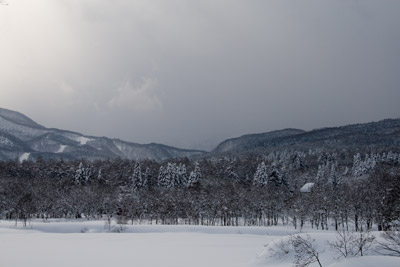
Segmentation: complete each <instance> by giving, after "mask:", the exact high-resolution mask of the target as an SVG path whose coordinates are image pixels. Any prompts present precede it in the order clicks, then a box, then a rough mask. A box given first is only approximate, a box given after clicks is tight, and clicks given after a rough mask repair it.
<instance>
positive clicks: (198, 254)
mask: <svg viewBox="0 0 400 267" xmlns="http://www.w3.org/2000/svg"><path fill="white" fill-rule="evenodd" d="M114 229H115V230H117V229H119V228H118V226H116V227H115V228H114ZM294 233H295V231H294V229H292V228H290V227H268V228H267V227H201V226H155V225H134V226H130V225H128V226H124V228H123V233H109V232H107V229H105V225H104V222H102V221H90V222H87V221H86V222H85V221H81V222H54V221H53V222H50V223H49V222H48V223H44V222H41V221H34V222H32V223H31V224H30V225H28V227H27V228H26V229H22V228H21V226H18V227H17V228H16V227H15V224H14V222H9V221H0V266H1V267H9V266H42V267H47V266H52V267H53V266H59V267H63V266H68V267H71V266H85V267H87V266H96V267H103V266H104V267H105V266H218V267H223V266H281V267H283V266H292V265H293V264H292V261H293V255H292V254H291V253H289V255H288V256H285V257H282V258H276V257H271V252H270V250H269V248H270V246H271V244H273V243H272V241H274V242H278V241H279V240H280V239H285V238H287V235H288V234H294ZM310 235H311V236H312V238H314V239H316V244H317V245H318V247H319V249H320V250H321V254H322V255H323V256H322V257H321V258H322V262H323V263H324V265H323V266H336V267H346V266H379V267H385V266H400V258H393V257H382V256H377V255H375V254H374V255H373V256H368V257H362V258H352V259H349V260H341V261H337V260H335V259H334V255H333V253H331V252H330V251H329V249H328V247H327V245H326V240H334V238H335V234H334V233H333V232H312V233H310ZM267 244H270V245H269V246H268V245H267ZM266 245H267V246H266ZM311 266H317V265H315V264H314V265H311Z"/></svg>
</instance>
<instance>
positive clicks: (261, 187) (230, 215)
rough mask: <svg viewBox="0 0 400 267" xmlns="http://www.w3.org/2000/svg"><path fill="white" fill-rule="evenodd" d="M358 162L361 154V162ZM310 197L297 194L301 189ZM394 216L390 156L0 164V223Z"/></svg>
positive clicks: (330, 224) (390, 220)
mask: <svg viewBox="0 0 400 267" xmlns="http://www.w3.org/2000/svg"><path fill="white" fill-rule="evenodd" d="M362 152H364V153H362ZM306 183H311V187H310V190H308V191H303V192H301V190H300V189H301V188H302V186H303V185H304V184H306ZM399 214H400V156H399V154H398V153H396V152H391V151H373V152H372V151H344V150H340V151H334V152H332V151H331V152H329V153H328V152H324V151H317V150H313V151H312V150H310V151H287V150H285V151H276V152H273V153H270V154H268V155H262V156H260V155H251V156H246V157H218V158H217V157H212V158H204V159H200V160H197V161H194V160H189V159H188V158H183V159H175V160H169V161H165V162H155V161H151V160H144V161H140V162H139V161H129V160H108V161H94V162H90V161H85V160H81V161H62V160H50V161H44V160H42V159H40V158H39V159H36V160H35V161H24V162H22V163H19V162H18V161H8V162H0V216H1V217H2V218H3V219H10V220H11V219H13V220H22V221H25V222H26V221H27V220H29V219H31V218H42V219H44V220H46V219H49V218H69V219H70V218H87V219H99V218H107V219H111V218H117V219H118V220H120V221H124V222H132V223H133V222H150V223H155V224H178V223H185V224H198V225H223V226H228V225H229V226H236V225H259V226H261V225H278V224H284V225H287V224H290V225H293V227H295V228H302V227H303V226H305V225H310V226H311V227H313V228H317V229H322V230H326V229H336V230H338V229H340V228H343V227H344V228H347V229H348V228H354V230H356V231H362V230H365V229H371V228H372V227H373V226H376V227H377V228H378V229H379V230H390V229H393V228H395V227H398V222H399V219H400V218H399V216H400V215H399Z"/></svg>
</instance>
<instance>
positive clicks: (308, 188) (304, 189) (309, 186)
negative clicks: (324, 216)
mask: <svg viewBox="0 0 400 267" xmlns="http://www.w3.org/2000/svg"><path fill="white" fill-rule="evenodd" d="M313 187H314V183H306V184H305V185H303V186H302V187H301V188H300V192H301V193H310V192H311V189H312V188H313Z"/></svg>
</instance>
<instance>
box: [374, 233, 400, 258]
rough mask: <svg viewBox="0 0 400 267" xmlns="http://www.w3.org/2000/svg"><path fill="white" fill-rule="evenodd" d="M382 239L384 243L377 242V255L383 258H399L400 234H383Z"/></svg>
mask: <svg viewBox="0 0 400 267" xmlns="http://www.w3.org/2000/svg"><path fill="white" fill-rule="evenodd" d="M382 237H383V238H384V239H385V241H383V242H378V247H377V248H378V253H380V254H382V255H385V256H395V257H400V232H396V231H388V232H384V233H383V234H382Z"/></svg>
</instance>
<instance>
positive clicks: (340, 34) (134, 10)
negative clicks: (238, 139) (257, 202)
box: [0, 0, 400, 148]
mask: <svg viewBox="0 0 400 267" xmlns="http://www.w3.org/2000/svg"><path fill="white" fill-rule="evenodd" d="M399 10H400V1H397V0H393V1H386V0H383V1H374V0H371V1H369V0H365V1H356V0H331V1H317V0H315V1H308V0H305V1H282V0H276V1H263V0H251V1H244V0H243V1H242V0H234V1H231V0H217V1H215V0H214V1H211V0H204V1H189V0H171V1H163V0H155V1H143V0H114V1H105V0H81V1H78V0H59V1H52V0H37V1H28V0H21V1H11V0H10V1H9V5H8V6H0V33H1V34H0V58H1V61H0V106H2V107H5V108H10V109H14V110H19V111H21V112H23V113H25V114H26V115H28V116H30V117H32V118H33V119H35V120H36V121H38V122H39V123H42V124H44V125H46V126H48V127H58V128H63V129H70V130H76V131H80V132H82V133H85V134H91V135H106V136H110V137H119V138H122V139H126V140H129V141H135V142H140V143H147V142H161V143H166V144H170V145H176V146H181V147H195V146H198V145H200V147H203V148H205V147H207V146H210V145H213V144H216V142H218V141H221V140H222V139H225V138H228V137H233V136H238V135H241V134H245V133H253V132H263V131H270V130H275V129H280V128H285V127H297V128H303V129H311V128H318V127H324V126H331V125H343V124H348V123H355V122H367V121H373V120H379V119H383V118H388V117H399V114H400V106H399V105H398V100H399V99H400V88H399V85H400V75H399V70H400V53H398V48H399V47H400V20H399V19H398V11H399Z"/></svg>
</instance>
